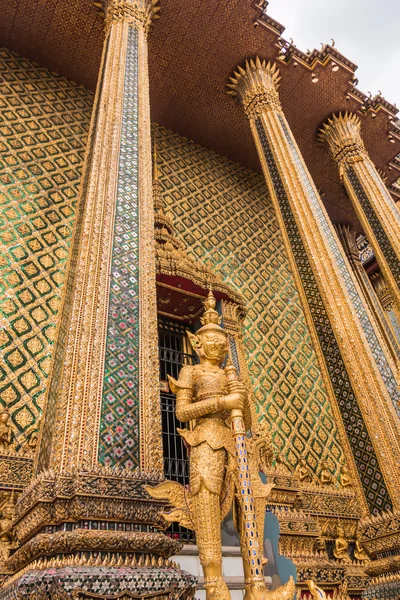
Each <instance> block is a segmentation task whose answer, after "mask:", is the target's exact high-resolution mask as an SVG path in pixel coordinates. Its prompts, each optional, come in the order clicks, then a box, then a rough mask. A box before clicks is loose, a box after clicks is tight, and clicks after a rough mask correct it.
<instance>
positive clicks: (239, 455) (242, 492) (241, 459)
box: [225, 360, 264, 583]
mask: <svg viewBox="0 0 400 600" xmlns="http://www.w3.org/2000/svg"><path fill="white" fill-rule="evenodd" d="M225 375H226V379H227V381H228V388H230V385H229V384H230V383H233V382H234V381H237V379H238V377H237V373H236V368H235V366H234V365H233V364H232V363H231V361H229V360H228V361H227V364H226V367H225ZM229 391H231V390H229ZM231 430H232V438H233V442H234V446H235V454H236V461H237V469H238V478H237V482H238V483H237V489H238V494H237V498H238V501H239V505H240V513H241V521H242V522H241V527H242V528H243V536H242V538H243V539H244V540H245V542H246V552H247V557H246V558H247V560H248V563H249V567H250V577H251V582H249V583H253V582H256V581H262V582H264V574H263V561H262V548H261V547H260V540H259V537H258V532H257V519H256V509H255V503H254V495H253V491H252V486H251V478H250V469H249V460H248V456H247V448H246V429H245V425H244V419H243V412H242V411H241V410H239V409H234V410H232V411H231Z"/></svg>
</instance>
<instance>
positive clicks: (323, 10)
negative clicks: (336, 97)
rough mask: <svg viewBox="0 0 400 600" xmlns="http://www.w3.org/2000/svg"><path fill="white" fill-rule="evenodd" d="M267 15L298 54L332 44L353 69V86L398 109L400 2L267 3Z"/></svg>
mask: <svg viewBox="0 0 400 600" xmlns="http://www.w3.org/2000/svg"><path fill="white" fill-rule="evenodd" d="M267 14H269V15H270V16H271V17H273V18H274V19H276V20H277V21H279V22H280V23H281V24H282V25H284V26H285V28H286V29H285V31H284V32H283V34H282V36H283V37H284V39H286V40H288V39H289V38H293V42H294V44H296V46H297V47H298V48H299V49H300V50H303V51H306V50H307V49H308V48H309V49H310V50H313V49H314V48H320V47H321V42H323V43H331V38H333V39H334V40H335V46H336V47H337V49H338V51H339V52H341V53H342V54H343V55H344V56H346V58H348V59H349V60H350V61H351V62H353V63H355V64H356V65H358V69H357V71H356V77H357V78H358V80H359V84H358V86H357V87H358V88H359V89H360V90H362V91H363V92H365V93H366V92H368V91H370V92H372V95H375V94H376V93H377V92H378V90H381V91H382V94H383V96H384V97H385V98H386V100H388V101H389V102H392V103H396V104H397V107H398V108H400V36H399V27H400V0H378V1H377V0H270V3H269V6H268V8H267Z"/></svg>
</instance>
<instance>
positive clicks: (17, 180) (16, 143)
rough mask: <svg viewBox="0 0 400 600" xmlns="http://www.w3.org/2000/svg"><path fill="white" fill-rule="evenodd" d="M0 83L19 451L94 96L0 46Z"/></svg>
mask: <svg viewBox="0 0 400 600" xmlns="http://www.w3.org/2000/svg"><path fill="white" fill-rule="evenodd" d="M0 81H1V100H0V134H1V136H0V270H1V278H0V320H1V321H0V322H1V328H0V365H1V366H0V407H2V408H4V407H5V406H7V407H8V409H9V410H10V413H11V418H10V424H11V427H12V430H13V442H12V446H13V450H16V451H18V452H19V454H24V452H25V450H26V448H27V443H28V442H29V440H32V439H33V436H34V434H35V433H36V432H37V430H38V424H39V420H40V415H41V412H42V407H43V402H44V396H45V390H46V385H47V382H48V377H49V373H50V370H51V364H52V350H53V344H54V339H55V335H56V328H57V319H58V314H59V309H60V302H61V297H62V292H63V284H64V278H65V270H66V265H67V259H68V252H69V247H70V242H71V235H72V231H73V225H74V217H75V207H76V202H77V198H78V188H79V184H80V177H81V173H82V166H83V160H84V153H85V146H86V140H87V134H88V129H89V121H90V115H91V108H92V103H93V95H92V94H91V93H90V92H88V91H87V90H85V89H84V88H82V87H80V86H78V85H76V84H74V83H71V82H70V81H68V80H66V79H64V78H63V77H60V76H58V75H56V74H54V73H51V72H50V71H48V70H47V69H45V68H43V67H40V66H38V65H36V64H34V63H31V62H30V61H28V60H25V59H23V58H20V57H19V56H18V55H16V54H14V53H13V52H10V51H9V50H7V49H4V48H3V49H0ZM32 443H34V442H32ZM2 475H3V476H2V483H4V474H2ZM5 477H6V478H7V476H5Z"/></svg>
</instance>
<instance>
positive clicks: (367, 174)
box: [318, 112, 400, 311]
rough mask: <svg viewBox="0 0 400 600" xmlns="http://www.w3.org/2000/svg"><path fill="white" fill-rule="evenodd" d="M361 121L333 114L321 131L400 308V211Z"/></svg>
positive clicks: (321, 135) (399, 309) (320, 136)
mask: <svg viewBox="0 0 400 600" xmlns="http://www.w3.org/2000/svg"><path fill="white" fill-rule="evenodd" d="M360 129H361V121H360V119H359V117H357V116H356V115H354V114H351V113H347V112H346V113H345V114H344V115H342V114H339V116H337V115H332V116H331V118H330V119H328V121H327V123H325V124H324V126H323V127H322V129H320V132H319V136H318V137H319V139H320V141H321V142H323V143H324V144H325V145H326V146H327V148H328V149H329V150H330V152H331V154H332V157H333V159H334V160H335V162H336V163H337V165H338V168H339V174H340V178H341V180H342V182H343V184H344V186H345V188H346V191H347V194H348V196H349V198H350V200H351V202H352V204H353V207H354V210H355V212H356V214H357V216H358V218H359V219H360V223H361V224H362V226H363V228H364V231H365V234H366V236H367V238H368V241H369V243H370V244H371V246H372V248H373V251H374V254H375V257H376V259H377V261H378V264H379V266H380V268H381V270H382V273H383V276H384V278H385V280H386V282H387V285H388V286H389V288H390V289H391V290H392V295H393V298H394V301H395V304H396V307H397V311H400V244H399V240H400V213H399V211H398V209H397V207H396V206H395V203H394V201H393V199H392V197H391V195H390V193H389V191H388V190H387V188H386V186H385V184H384V182H383V181H382V178H381V176H380V175H379V173H378V171H377V169H376V167H375V165H374V164H373V162H372V161H371V159H370V158H369V156H368V153H367V151H366V148H365V146H364V143H363V141H362V138H361V134H360Z"/></svg>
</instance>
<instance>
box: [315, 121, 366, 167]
mask: <svg viewBox="0 0 400 600" xmlns="http://www.w3.org/2000/svg"><path fill="white" fill-rule="evenodd" d="M360 129H361V121H360V118H359V117H357V115H355V114H353V113H349V112H347V111H346V112H345V113H344V114H342V113H339V115H335V114H332V116H331V117H330V118H329V119H328V120H327V121H326V122H325V123H324V124H323V126H322V127H321V129H320V130H319V132H318V140H319V141H320V142H321V143H322V144H324V145H325V146H326V147H327V148H328V149H329V150H330V152H331V154H332V156H333V159H334V160H335V161H336V163H337V164H338V165H339V166H342V165H343V164H345V163H354V162H357V161H359V160H364V159H365V158H368V155H367V151H366V149H365V146H364V142H363V141H362V138H361V133H360Z"/></svg>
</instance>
